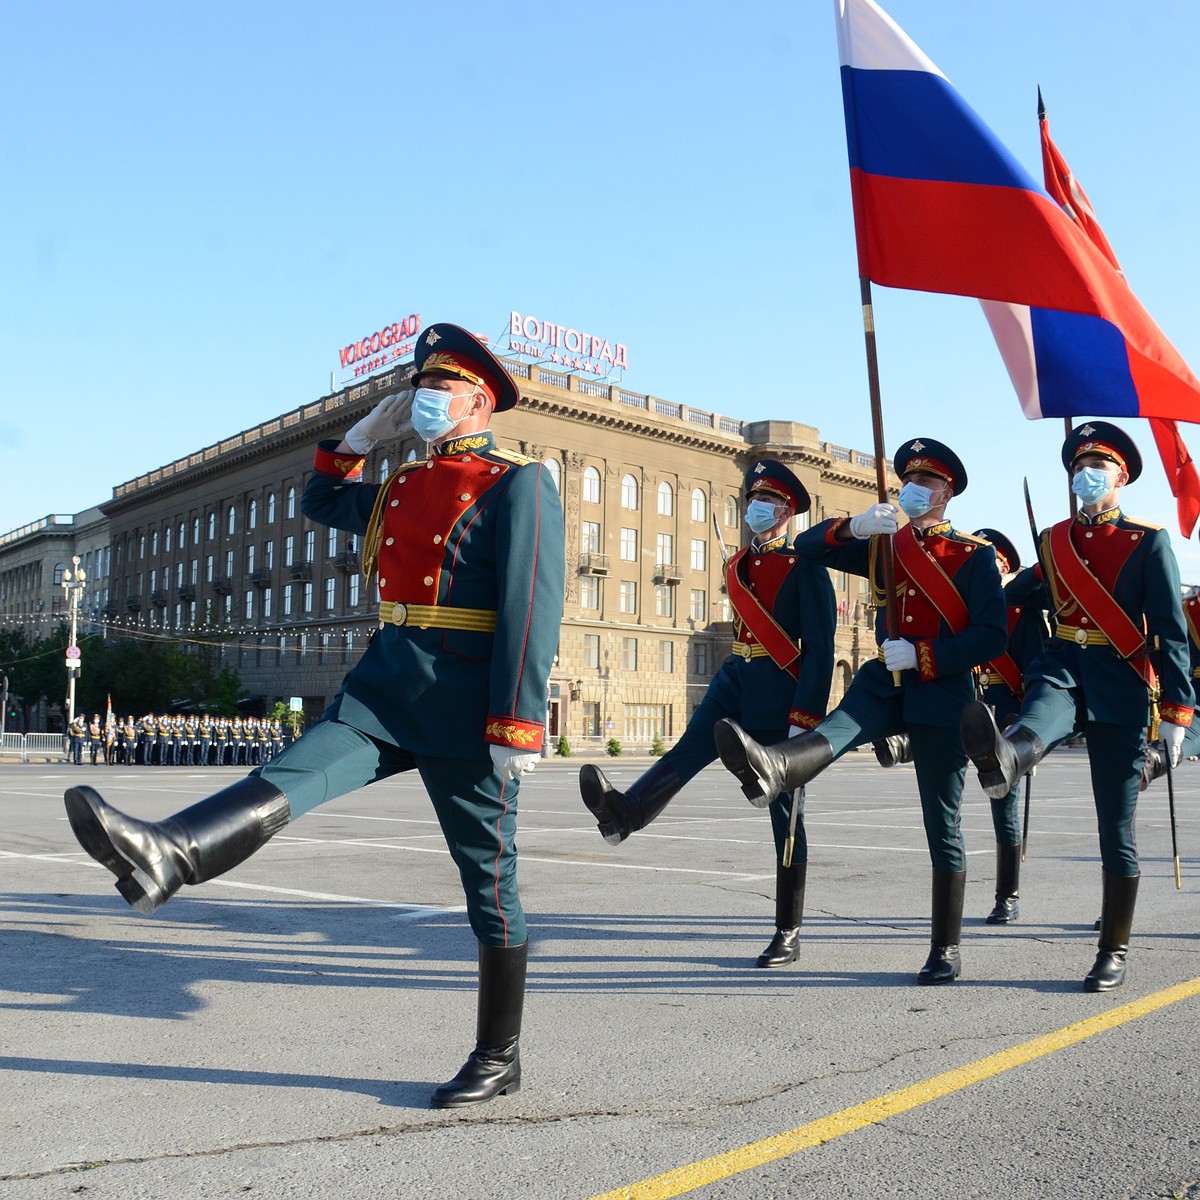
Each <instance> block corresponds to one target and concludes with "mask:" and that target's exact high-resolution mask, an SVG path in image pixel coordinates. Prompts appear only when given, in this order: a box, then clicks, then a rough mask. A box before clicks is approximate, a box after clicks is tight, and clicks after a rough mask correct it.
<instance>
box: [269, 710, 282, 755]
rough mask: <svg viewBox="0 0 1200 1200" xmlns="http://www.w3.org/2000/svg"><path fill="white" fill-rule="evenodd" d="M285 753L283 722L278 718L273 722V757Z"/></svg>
mask: <svg viewBox="0 0 1200 1200" xmlns="http://www.w3.org/2000/svg"><path fill="white" fill-rule="evenodd" d="M282 751H283V722H282V721H280V720H279V718H278V717H276V719H275V720H274V721H272V722H271V757H272V758H274V757H275V755H277V754H279V753H281V752H282Z"/></svg>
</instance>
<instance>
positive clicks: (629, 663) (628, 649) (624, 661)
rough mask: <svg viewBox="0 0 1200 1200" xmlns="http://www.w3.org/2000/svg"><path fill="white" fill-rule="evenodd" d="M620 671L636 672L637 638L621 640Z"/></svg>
mask: <svg viewBox="0 0 1200 1200" xmlns="http://www.w3.org/2000/svg"><path fill="white" fill-rule="evenodd" d="M621 669H622V670H624V671H636V670H637V638H632V637H628V638H622V639H621Z"/></svg>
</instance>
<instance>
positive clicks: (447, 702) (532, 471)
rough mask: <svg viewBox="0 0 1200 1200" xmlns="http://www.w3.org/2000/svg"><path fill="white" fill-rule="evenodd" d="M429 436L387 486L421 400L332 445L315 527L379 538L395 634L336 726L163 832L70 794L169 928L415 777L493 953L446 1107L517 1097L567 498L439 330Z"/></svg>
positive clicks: (392, 399) (88, 796) (390, 409)
mask: <svg viewBox="0 0 1200 1200" xmlns="http://www.w3.org/2000/svg"><path fill="white" fill-rule="evenodd" d="M415 369H416V377H415V383H416V386H417V390H416V392H415V394H414V395H413V397H412V407H411V411H412V421H413V425H414V427H415V428H416V432H417V435H418V436H419V437H421V438H423V439H424V440H425V441H426V442H428V443H430V444H432V446H433V447H434V449H433V452H432V454H431V456H430V458H429V459H428V460H426V461H416V462H411V463H405V464H404V465H403V466H401V467H400V468H399V469H398V470H397V471H396V472H395V473H393V474H392V475H391V476H390V477H389V478H388V479H387V480H386V481H385V482H384V483H382V484H367V483H363V482H362V469H363V465H364V462H365V455H366V453H367V451H368V450H370V449H371V448H372V447H373V446H374V445H375V444H376V442H377V441H378V440H380V439H382V438H390V437H396V436H398V435H399V433H400V428H401V421H403V420H405V418H406V409H407V397H405V396H389V397H387V398H386V399H384V400H383V401H382V402H381V403H380V404H379V405H378V406H377V407H376V408H375V409H374V410H373V411H372V412H371V413H370V414H368V415H367V416H366V417H365V418H364V419H363V420H361V421H359V422H358V424H356V425H355V426H354V427H353V428H352V429H351V430H350V432H349V433H348V434H347V435H346V437H345V439H344V440H343V441H342V442H341V443H340V444H339V443H335V442H332V441H330V442H322V443H321V444H320V446H319V447H318V449H317V453H316V464H315V469H314V471H313V473H312V475H310V477H309V481H308V483H307V485H306V487H305V491H304V497H303V501H302V505H301V508H302V511H303V512H304V514H305V515H306V516H307V517H309V518H310V519H311V520H314V521H319V522H321V523H323V524H327V525H330V526H332V527H335V528H339V529H343V530H346V531H347V532H350V533H354V534H357V535H359V536H363V537H364V538H365V541H364V547H363V550H364V553H363V566H364V571H365V573H366V575H367V577H368V578H370V576H371V575H372V574H373V573H374V572H375V569H376V566H378V574H379V592H380V596H381V597H382V599H381V603H380V613H379V630H378V631H377V632H376V633H375V634H374V635H373V636H372V638H371V640H370V642H369V644H368V646H367V649H366V652H365V653H364V655H363V658H362V659H361V660H360V662H359V663H358V664H357V665H356V666H355V667H354V668H353V669H352V670H351V671H350V672H349V674H348V675H347V676H346V678H345V680H344V682H343V685H342V690H341V692H340V693H339V694H338V695H337V696H336V697H335V699H334V701H333V703H332V704H331V705H330V707H329V709H328V710H327V711H326V714H325V716H324V717H323V718H322V719H321V721H319V722H318V723H317V724H316V725H314V726H313V727H312V728H311V729H309V730H308V731H307V732H306V733H305V734H304V736H303V737H302V738H300V739H299V740H298V741H296V742H295V743H293V745H291V746H289V747H288V748H287V749H286V750H285V751H284V752H283V753H282V754H281V755H280V756H279V758H278V760H277V761H276V762H272V763H269V764H268V765H267V766H265V767H259V768H257V769H256V770H255V771H254V772H252V773H251V774H250V775H249V776H248V777H247V778H244V779H241V780H239V781H238V782H236V783H234V784H232V785H231V786H230V787H227V788H225V789H224V790H223V791H221V792H219V793H217V794H216V795H215V796H212V797H210V798H208V799H207V800H202V801H200V803H198V804H196V805H193V806H192V807H191V808H189V809H187V810H185V811H184V812H181V813H177V814H176V815H175V816H173V817H170V818H168V819H167V820H165V821H163V822H162V823H160V824H151V823H148V822H144V821H139V820H136V819H134V818H132V817H129V816H126V815H125V814H124V813H121V812H119V811H118V810H116V809H114V808H111V807H110V806H108V805H106V804H105V803H104V801H103V800H102V799H101V798H100V796H99V795H98V794H97V793H96V792H95V791H94V790H93V789H91V788H71V789H70V790H68V792H67V794H66V804H67V813H68V816H69V818H70V821H71V826H72V829H73V830H74V832H75V834H76V837H77V838H78V839H79V841H80V843H81V844H82V845H83V846H84V848H85V849H87V850H88V852H89V853H90V854H91V855H92V856H93V857H94V858H96V859H97V860H98V861H100V862H101V863H103V864H104V865H105V866H107V867H108V868H109V869H110V870H112V871H113V873H114V874H116V875H117V887H118V890H120V892H121V894H122V895H123V896H124V897H125V898H126V899H127V900H128V901H130V902H131V903H133V904H135V905H136V906H137V907H139V909H140V910H141V911H152V910H153V909H155V908H157V907H158V906H159V905H160V904H162V903H163V902H164V901H166V900H167V899H169V898H170V896H172V895H173V894H174V893H175V892H176V891H177V890H178V889H179V887H180V886H181V885H183V884H185V883H190V884H194V883H200V882H202V881H204V880H206V879H211V878H212V877H213V876H215V875H220V874H222V873H223V872H225V871H227V870H229V869H230V868H231V867H233V866H235V865H237V864H238V863H239V862H241V861H242V860H244V859H245V858H246V857H247V856H248V855H250V854H252V853H253V852H254V851H255V850H256V849H257V848H258V847H260V846H261V845H262V844H263V843H265V842H266V841H267V840H268V839H269V838H270V837H271V836H272V835H273V834H274V833H276V832H278V830H280V829H282V828H283V827H284V826H285V825H286V824H287V823H288V822H289V821H290V820H293V819H295V818H297V817H299V816H301V815H302V814H304V813H305V812H307V811H309V810H310V809H311V808H313V807H314V806H316V805H318V804H321V803H323V802H324V801H326V800H329V799H332V798H333V797H336V796H340V795H343V794H345V793H347V792H350V791H353V790H354V789H356V788H359V787H362V786H364V785H365V784H368V783H371V782H373V781H375V780H378V779H383V778H386V777H388V776H391V775H394V774H397V773H399V772H402V771H410V770H414V769H416V770H418V771H420V774H421V779H422V782H423V783H424V785H425V788H426V790H427V792H428V793H429V796H430V798H431V800H432V802H433V807H434V811H435V812H436V814H437V817H438V820H439V823H440V824H441V826H442V829H443V831H444V834H445V837H446V841H447V843H448V845H449V848H450V853H451V856H452V858H453V860H454V862H455V864H456V865H457V867H458V870H459V874H460V877H461V879H462V884H463V889H464V893H465V897H466V906H467V915H468V919H469V921H470V923H471V927H472V929H473V930H474V932H475V935H476V937H477V939H478V941H479V1007H478V1021H477V1027H476V1030H477V1032H476V1046H475V1050H474V1051H473V1052H472V1054H471V1055H470V1057H469V1058H468V1059H467V1062H466V1063H465V1065H464V1066H463V1068H462V1070H460V1071H459V1073H458V1075H457V1076H455V1078H454V1079H452V1080H450V1081H449V1082H448V1083H446V1084H443V1085H442V1086H441V1087H439V1088H438V1089H437V1090H436V1091H435V1092H434V1094H433V1103H434V1105H435V1106H437V1107H442V1108H451V1107H459V1106H461V1105H465V1104H473V1103H477V1102H479V1101H483V1100H490V1099H492V1098H493V1097H494V1096H497V1095H501V1094H505V1093H507V1092H512V1091H515V1090H516V1089H517V1088H518V1087H519V1086H520V1081H521V1067H520V1056H519V1052H518V1038H519V1035H520V1028H521V1010H522V1005H523V998H524V992H525V966H526V952H527V941H526V927H525V914H524V910H523V909H522V907H521V902H520V896H519V894H518V891H517V879H516V866H517V862H516V844H515V837H516V816H517V797H518V792H519V787H520V784H519V780H520V777H521V775H522V774H524V773H525V772H526V771H529V770H532V769H533V767H534V766H535V765H536V763H537V758H538V752H539V750H540V749H541V743H542V734H543V722H544V719H545V705H546V684H547V680H548V678H549V674H550V667H551V664H552V662H553V659H554V653H555V649H556V645H557V641H558V634H559V627H560V622H561V618H562V605H563V579H564V554H563V518H562V508H561V505H560V502H559V495H558V489H557V487H556V486H555V483H554V480H553V478H552V476H551V475H550V473H549V472H548V471H547V470H546V469H545V467H544V466H543V465H542V464H541V463H540V462H537V461H534V460H532V459H527V458H523V457H521V456H520V455H516V454H512V453H509V452H508V451H504V450H501V449H499V448H498V447H497V446H496V443H495V438H494V435H493V434H492V432H491V431H490V429H489V428H488V425H489V423H490V420H491V415H492V412H493V411H497V412H501V411H504V410H506V409H509V408H512V407H513V406H514V405H515V404H516V403H517V401H518V399H519V393H518V391H517V388H516V385H515V384H514V383H513V381H512V379H511V377H510V376H509V374H508V372H507V371H506V370H505V369H504V366H503V364H502V363H501V362H500V361H499V360H498V359H496V358H495V357H494V356H493V355H492V354H491V352H490V351H489V350H487V348H486V347H485V346H484V345H483V344H482V343H481V342H479V341H478V340H477V339H476V338H474V337H473V336H472V335H471V334H469V333H467V332H466V331H465V330H463V329H459V328H458V327H457V326H454V325H444V324H440V325H431V326H429V327H427V328H426V329H425V330H424V331H423V332H422V334H421V337H420V340H419V342H418V345H417V350H416V368H415Z"/></svg>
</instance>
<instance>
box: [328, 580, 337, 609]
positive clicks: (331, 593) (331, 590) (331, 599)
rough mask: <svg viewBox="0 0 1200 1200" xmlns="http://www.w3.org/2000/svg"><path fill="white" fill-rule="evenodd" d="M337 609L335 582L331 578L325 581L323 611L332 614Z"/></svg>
mask: <svg viewBox="0 0 1200 1200" xmlns="http://www.w3.org/2000/svg"><path fill="white" fill-rule="evenodd" d="M336 607H337V580H336V579H334V578H333V577H332V576H331V577H330V578H329V579H327V580H325V611H326V612H333V610H334V608H336Z"/></svg>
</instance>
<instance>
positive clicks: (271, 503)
mask: <svg viewBox="0 0 1200 1200" xmlns="http://www.w3.org/2000/svg"><path fill="white" fill-rule="evenodd" d="M267 524H268V525H274V524H275V493H274V492H270V493H268V495H267Z"/></svg>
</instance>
